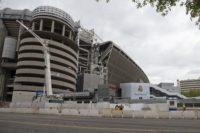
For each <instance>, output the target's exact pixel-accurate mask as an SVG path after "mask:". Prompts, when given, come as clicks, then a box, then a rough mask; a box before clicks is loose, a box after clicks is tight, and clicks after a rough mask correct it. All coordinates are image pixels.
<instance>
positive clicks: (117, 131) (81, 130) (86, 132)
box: [0, 113, 200, 133]
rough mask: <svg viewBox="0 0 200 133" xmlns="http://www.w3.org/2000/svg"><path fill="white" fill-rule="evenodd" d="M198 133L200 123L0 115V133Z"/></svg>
mask: <svg viewBox="0 0 200 133" xmlns="http://www.w3.org/2000/svg"><path fill="white" fill-rule="evenodd" d="M147 132H150V133H200V120H188V119H171V120H170V119H125V118H124V119H122V118H100V117H78V116H61V115H38V114H37V115H36V114H35V115H34V114H15V113H0V133H147Z"/></svg>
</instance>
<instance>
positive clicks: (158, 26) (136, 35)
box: [0, 0, 200, 83]
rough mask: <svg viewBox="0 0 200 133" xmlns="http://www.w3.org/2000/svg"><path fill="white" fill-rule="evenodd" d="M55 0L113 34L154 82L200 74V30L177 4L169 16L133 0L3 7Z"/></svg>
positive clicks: (108, 36)
mask: <svg viewBox="0 0 200 133" xmlns="http://www.w3.org/2000/svg"><path fill="white" fill-rule="evenodd" d="M40 5H50V6H54V7H57V8H60V9H62V10H64V11H66V12H67V13H69V14H70V15H71V16H72V18H73V19H74V20H75V21H78V20H81V25H82V26H83V27H85V28H88V29H93V28H94V29H95V32H96V33H97V34H98V35H99V36H100V37H101V38H102V39H103V40H104V41H107V40H112V41H113V42H115V43H116V44H118V46H120V47H121V48H122V49H123V50H124V51H125V52H127V54H128V55H129V56H130V57H131V58H132V59H133V60H134V61H135V62H136V63H137V64H138V65H139V66H140V67H141V68H142V69H143V70H144V72H145V73H146V74H147V76H148V77H149V79H150V81H151V83H159V82H174V83H176V80H177V79H180V80H182V79H191V78H192V79H194V78H199V76H200V75H199V73H200V30H199V29H198V27H197V26H195V24H194V22H191V21H190V17H189V16H187V15H185V9H184V8H183V7H182V8H181V7H176V8H174V9H173V10H172V12H170V13H169V14H168V15H167V16H166V17H162V16H161V15H160V14H158V13H156V11H155V10H154V9H152V8H151V7H145V8H142V9H136V7H135V5H134V4H133V3H132V2H131V0H112V1H111V2H110V3H108V4H107V3H106V2H105V1H101V2H98V3H97V2H96V1H95V0H2V2H1V4H0V8H6V7H9V8H14V9H24V8H27V9H31V10H33V9H34V8H36V7H37V6H40Z"/></svg>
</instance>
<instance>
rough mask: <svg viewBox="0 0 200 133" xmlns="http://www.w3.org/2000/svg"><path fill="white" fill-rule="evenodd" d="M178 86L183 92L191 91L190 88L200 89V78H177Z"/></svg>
mask: <svg viewBox="0 0 200 133" xmlns="http://www.w3.org/2000/svg"><path fill="white" fill-rule="evenodd" d="M177 86H179V87H180V88H181V92H189V91H190V90H193V89H197V90H200V79H188V80H177Z"/></svg>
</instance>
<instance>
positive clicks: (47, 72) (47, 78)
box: [16, 20, 53, 96]
mask: <svg viewBox="0 0 200 133" xmlns="http://www.w3.org/2000/svg"><path fill="white" fill-rule="evenodd" d="M16 21H17V22H18V23H19V24H20V25H21V26H22V27H24V28H25V29H26V30H27V31H28V32H29V33H31V34H32V35H33V36H34V37H35V38H36V39H37V40H38V41H39V42H40V43H41V44H42V46H43V52H44V60H45V88H46V89H47V96H52V95H53V91H52V83H51V68H50V51H49V47H48V41H47V40H44V39H42V38H41V37H39V36H38V35H37V34H35V33H34V32H33V31H32V30H31V29H29V28H28V27H27V26H25V25H24V24H23V23H22V22H20V21H19V20H16Z"/></svg>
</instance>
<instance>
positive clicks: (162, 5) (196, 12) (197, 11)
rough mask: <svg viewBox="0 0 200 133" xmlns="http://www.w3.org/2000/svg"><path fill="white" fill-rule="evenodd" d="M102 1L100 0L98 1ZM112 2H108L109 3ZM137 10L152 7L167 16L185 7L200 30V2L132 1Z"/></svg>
mask: <svg viewBox="0 0 200 133" xmlns="http://www.w3.org/2000/svg"><path fill="white" fill-rule="evenodd" d="M96 1H100V0H96ZM109 1H110V0H106V2H109ZM132 1H133V2H134V3H135V4H136V6H137V8H142V7H144V6H146V5H151V6H152V7H153V8H155V9H156V11H157V12H159V13H161V15H163V16H165V15H167V14H168V12H169V11H171V8H172V7H174V6H185V7H186V14H189V15H190V17H191V20H192V19H193V18H196V19H197V20H196V25H198V26H199V28H200V0H132Z"/></svg>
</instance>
